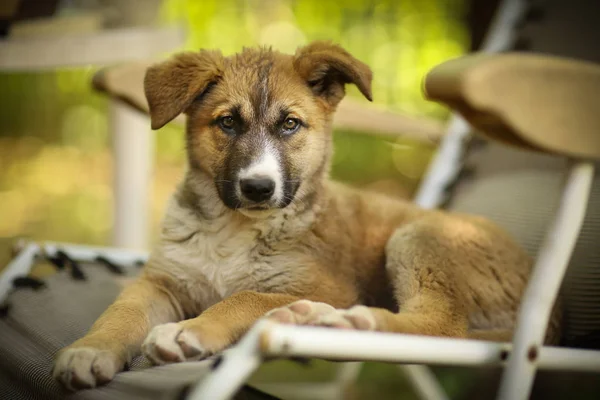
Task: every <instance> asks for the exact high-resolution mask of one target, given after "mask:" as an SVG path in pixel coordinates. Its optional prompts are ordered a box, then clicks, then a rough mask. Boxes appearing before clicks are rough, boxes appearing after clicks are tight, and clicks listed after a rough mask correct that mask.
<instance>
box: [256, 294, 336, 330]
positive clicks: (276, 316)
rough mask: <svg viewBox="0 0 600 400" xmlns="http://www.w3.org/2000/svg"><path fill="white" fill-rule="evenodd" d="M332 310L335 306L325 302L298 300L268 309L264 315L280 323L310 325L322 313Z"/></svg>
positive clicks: (328, 312)
mask: <svg viewBox="0 0 600 400" xmlns="http://www.w3.org/2000/svg"><path fill="white" fill-rule="evenodd" d="M334 311H335V308H333V307H332V306H330V305H329V304H326V303H319V302H316V301H310V300H298V301H296V302H293V303H292V304H289V305H287V306H285V307H280V308H275V309H273V310H271V311H269V312H268V313H266V314H265V317H266V318H267V319H270V320H272V321H275V322H279V323H280V324H294V325H310V324H311V323H312V322H314V321H316V320H317V319H318V318H319V317H321V316H322V315H326V314H330V313H332V312H334Z"/></svg>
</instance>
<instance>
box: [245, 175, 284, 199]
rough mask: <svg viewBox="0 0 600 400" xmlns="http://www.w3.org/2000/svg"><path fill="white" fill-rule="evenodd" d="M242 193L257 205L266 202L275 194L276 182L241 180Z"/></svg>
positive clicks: (256, 179)
mask: <svg viewBox="0 0 600 400" xmlns="http://www.w3.org/2000/svg"><path fill="white" fill-rule="evenodd" d="M240 191H241V193H242V196H244V198H245V199H246V200H250V201H253V202H255V203H262V202H266V201H268V200H270V199H271V198H272V197H273V194H274V193H275V181H273V180H272V179H270V178H249V179H241V180H240Z"/></svg>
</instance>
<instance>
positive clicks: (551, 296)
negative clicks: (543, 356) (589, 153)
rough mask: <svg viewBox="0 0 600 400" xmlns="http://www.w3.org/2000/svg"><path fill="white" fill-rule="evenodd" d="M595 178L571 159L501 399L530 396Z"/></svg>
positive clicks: (532, 280)
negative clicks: (540, 352)
mask: <svg viewBox="0 0 600 400" xmlns="http://www.w3.org/2000/svg"><path fill="white" fill-rule="evenodd" d="M593 177H594V167H593V164H592V163H590V162H572V164H571V165H570V166H569V172H568V174H567V179H566V181H565V186H564V189H563V195H562V199H561V204H560V207H559V209H558V212H557V214H556V217H555V220H554V223H553V225H552V226H551V229H550V230H549V232H548V234H547V236H546V238H545V240H544V243H543V245H542V247H541V249H540V253H539V255H538V259H537V262H536V263H535V267H534V269H533V273H532V275H531V277H530V280H529V284H528V286H527V289H526V291H525V294H524V297H523V300H522V304H521V309H520V310H519V317H518V320H517V326H516V332H515V336H514V339H513V351H512V353H511V355H510V357H509V361H508V364H507V366H506V369H505V371H504V376H503V379H502V382H501V385H500V391H499V395H498V398H499V399H500V400H518V399H523V400H524V399H527V398H529V394H530V392H531V386H532V384H533V379H534V377H535V371H536V368H537V359H538V355H539V350H540V347H541V346H542V345H543V341H544V336H545V333H546V329H547V326H548V320H549V318H550V313H551V311H552V307H553V305H554V302H555V301H556V297H557V295H558V292H559V290H560V286H561V283H562V280H563V277H564V275H565V272H566V270H567V266H568V263H569V259H570V258H571V254H572V252H573V248H574V247H575V243H576V241H577V237H578V236H579V231H580V229H581V226H582V224H583V219H584V217H585V210H586V208H587V202H588V198H589V194H590V188H591V184H592V180H593Z"/></svg>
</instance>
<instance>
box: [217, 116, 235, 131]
mask: <svg viewBox="0 0 600 400" xmlns="http://www.w3.org/2000/svg"><path fill="white" fill-rule="evenodd" d="M219 126H220V127H221V129H223V130H224V131H225V132H227V133H235V132H234V131H235V120H234V119H233V117H230V116H226V117H221V118H220V119H219Z"/></svg>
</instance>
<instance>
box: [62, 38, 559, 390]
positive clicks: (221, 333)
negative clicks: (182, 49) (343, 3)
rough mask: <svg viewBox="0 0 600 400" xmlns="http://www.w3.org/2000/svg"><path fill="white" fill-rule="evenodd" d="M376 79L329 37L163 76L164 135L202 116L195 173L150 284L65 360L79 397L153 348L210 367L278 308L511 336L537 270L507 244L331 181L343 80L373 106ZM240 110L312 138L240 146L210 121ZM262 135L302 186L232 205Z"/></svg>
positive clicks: (156, 107)
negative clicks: (239, 161)
mask: <svg viewBox="0 0 600 400" xmlns="http://www.w3.org/2000/svg"><path fill="white" fill-rule="evenodd" d="M265 76H268V79H266V78H265ZM370 82H371V72H370V70H369V69H368V67H367V66H366V65H364V64H363V63H361V62H360V61H358V60H356V59H354V58H353V57H352V56H350V55H349V54H348V53H347V52H345V51H344V50H343V49H341V48H340V47H339V46H335V45H332V44H329V43H323V42H317V43H314V44H311V45H309V46H307V47H305V48H303V49H300V50H299V51H298V52H297V54H296V55H295V56H287V55H283V54H280V53H277V52H273V51H269V50H265V49H259V50H249V49H247V50H244V52H242V53H241V54H238V55H235V56H232V57H229V58H224V57H222V56H221V55H220V54H219V53H215V52H206V51H201V52H200V53H197V54H184V55H179V56H176V58H175V59H174V60H171V61H167V62H165V63H162V64H159V65H157V66H155V67H153V68H151V69H150V70H149V71H148V75H147V77H146V93H147V96H148V100H149V103H150V109H151V116H152V124H153V127H159V126H162V125H163V124H165V123H166V122H168V120H170V119H172V118H174V117H175V116H176V115H177V114H178V113H180V112H186V113H187V114H188V118H189V119H188V129H187V140H188V156H189V162H190V166H189V170H188V172H187V174H186V177H185V179H184V181H183V182H182V184H181V185H180V186H179V187H178V189H177V191H176V192H175V195H174V196H173V198H172V200H171V202H170V204H169V207H168V210H167V213H166V216H165V219H164V222H163V228H162V233H161V238H160V243H159V245H158V246H157V247H156V248H155V249H154V251H153V253H152V256H151V258H150V261H149V263H148V265H147V266H146V268H145V271H144V274H143V276H142V277H141V278H140V279H139V280H138V282H137V283H134V284H133V285H132V286H129V287H127V288H126V289H125V290H124V291H123V293H122V294H121V295H120V296H119V298H118V299H117V301H116V302H115V304H113V305H112V306H111V307H110V308H109V309H108V310H107V311H106V312H105V313H104V314H103V315H102V316H101V317H100V319H99V320H98V322H96V324H95V325H94V326H93V327H92V329H91V330H90V332H89V333H88V335H86V336H85V337H84V338H82V339H80V340H78V341H77V342H75V343H74V344H73V345H71V346H69V347H68V348H67V349H65V350H63V351H62V352H61V353H60V355H59V356H58V358H57V361H56V365H55V376H56V377H57V378H58V379H60V380H61V381H62V382H63V383H64V384H65V385H66V386H67V387H70V388H79V387H90V386H95V385H96V384H99V383H102V382H105V381H107V380H109V379H111V378H112V376H113V375H114V373H115V372H117V371H118V370H120V369H121V368H122V367H123V364H124V363H125V362H126V361H127V360H129V359H130V358H131V357H132V355H133V354H134V353H135V352H136V351H138V350H139V348H140V346H141V347H142V348H143V351H144V353H145V354H146V355H147V356H148V357H149V358H150V359H151V360H152V361H153V362H155V363H157V364H162V363H167V362H174V361H183V360H187V359H198V358H203V357H206V356H207V355H210V354H213V353H215V352H218V351H221V350H223V349H224V348H226V347H227V346H229V345H231V344H232V343H234V342H235V341H236V340H238V339H239V338H240V336H241V335H243V334H244V332H246V331H247V330H248V329H249V328H250V326H251V325H252V324H253V323H254V322H255V321H256V320H257V319H258V318H260V317H261V316H263V315H265V314H266V313H267V312H270V313H269V318H272V319H275V320H278V321H280V322H282V323H297V324H311V325H321V326H334V327H343V328H354V329H369V330H379V331H389V332H402V333H413V334H424V335H440V336H452V337H474V338H482V339H491V340H506V339H508V338H509V337H510V332H511V331H512V327H513V324H514V319H515V314H516V310H517V308H518V305H519V299H520V296H521V294H522V292H523V289H524V286H525V283H526V280H527V277H528V275H529V271H530V268H531V260H530V259H529V258H528V257H527V255H526V254H525V253H524V251H523V250H521V249H520V248H519V247H518V246H517V244H516V243H515V242H514V241H513V240H512V239H511V238H510V237H508V235H507V234H506V233H504V232H503V231H501V230H500V229H498V228H497V227H496V226H494V225H493V224H491V223H489V222H487V221H486V220H484V219H481V218H477V217H472V216H467V215H457V214H451V213H445V212H441V211H428V210H422V209H419V208H417V207H416V206H415V205H413V204H410V203H408V202H405V201H401V200H397V199H392V198H389V197H386V196H382V195H377V194H374V193H368V192H364V191H359V190H355V189H352V188H349V187H347V186H344V185H342V184H339V183H335V182H332V181H330V180H329V179H328V169H329V157H330V154H331V132H330V131H331V118H332V113H333V111H334V110H335V106H336V105H337V103H338V102H339V101H340V100H341V98H342V97H343V93H344V84H345V83H354V84H356V85H357V86H358V87H359V89H360V90H361V92H362V93H363V94H364V95H365V96H366V97H370ZM207 88H209V89H208V90H207ZM194 98H198V100H194ZM234 106H236V107H238V108H239V113H240V115H241V116H242V117H243V118H244V120H245V121H250V122H249V124H254V123H256V124H259V125H257V126H263V127H264V126H266V125H264V124H267V123H268V121H269V119H273V121H275V119H276V118H277V112H276V111H277V110H280V109H281V107H284V108H285V109H286V110H287V111H286V112H289V113H290V114H291V115H293V116H296V117H298V118H300V119H302V120H303V121H306V123H307V126H308V127H307V128H303V129H302V130H300V131H298V133H296V134H294V135H293V136H290V137H287V138H285V139H277V141H276V142H275V141H274V140H275V139H272V138H270V136H268V135H267V134H266V133H264V129H263V128H261V129H262V130H261V129H258V128H257V130H252V129H253V128H248V129H249V130H248V131H246V132H244V135H246V136H245V137H244V136H241V135H240V136H239V137H237V138H236V140H235V143H238V145H239V146H240V147H239V148H238V150H234V144H233V143H234V140H233V139H231V138H228V137H227V136H226V135H225V134H224V133H223V132H222V131H221V130H220V129H219V127H218V126H216V125H215V124H214V123H212V122H211V121H214V120H215V118H218V117H219V116H220V115H222V113H225V112H229V111H228V110H231V108H232V107H234ZM278 107H279V108H278ZM260 124H263V125H260ZM261 135H263V136H261ZM265 135H267V136H265ZM256 138H262V139H261V140H263V141H264V140H272V141H273V143H275V144H274V145H277V146H279V147H280V148H281V149H282V150H281V151H283V152H284V154H285V157H286V161H285V162H286V171H287V173H289V176H290V177H292V178H293V179H294V181H296V180H297V181H298V182H301V183H300V186H299V187H298V190H297V191H296V192H295V194H294V199H293V201H292V202H291V203H290V204H289V205H287V206H285V207H283V208H281V207H279V208H278V207H271V208H269V209H265V210H259V211H253V210H251V209H248V208H245V207H244V206H243V205H241V203H240V205H239V207H240V208H235V209H232V208H231V207H228V206H226V205H225V204H224V202H223V200H222V193H221V192H219V190H218V185H219V183H220V181H221V179H220V176H221V175H222V174H223V173H224V172H223V168H224V165H226V164H227V163H230V162H232V163H233V164H234V165H235V162H236V157H242V156H244V154H246V153H247V152H251V151H254V150H256V148H257V147H256V146H260V143H262V142H260V140H259V141H256V140H255V141H254V142H253V141H252V140H253V139H256ZM257 143H258V144H257ZM232 160H233V161H232ZM307 300H308V301H307ZM356 305H361V306H356ZM332 306H333V307H332ZM353 306H354V307H353ZM364 306H367V307H364ZM346 309H348V310H346ZM558 316H559V314H558V313H555V315H554V318H553V322H552V325H551V329H550V331H549V336H548V337H549V340H554V336H555V333H556V332H557V324H558ZM178 321H181V322H178ZM161 324H162V325H161ZM146 337H147V338H146ZM144 338H146V340H145V341H144ZM142 342H144V343H143V345H142Z"/></svg>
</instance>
